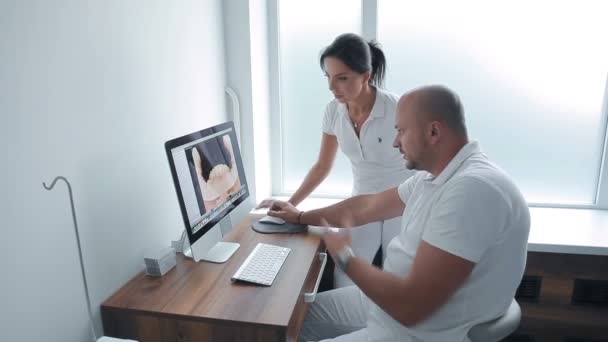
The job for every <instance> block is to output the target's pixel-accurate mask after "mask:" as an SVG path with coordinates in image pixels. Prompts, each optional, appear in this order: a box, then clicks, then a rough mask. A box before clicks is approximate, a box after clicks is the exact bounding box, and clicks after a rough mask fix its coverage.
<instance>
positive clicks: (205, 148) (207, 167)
mask: <svg viewBox="0 0 608 342" xmlns="http://www.w3.org/2000/svg"><path fill="white" fill-rule="evenodd" d="M196 149H197V150H198V154H199V155H200V156H201V164H202V168H201V169H202V175H201V176H203V179H204V180H205V182H206V181H208V180H209V175H210V174H211V170H213V168H214V167H215V166H216V165H218V164H226V165H227V166H228V167H229V168H231V167H232V156H231V155H230V152H229V151H228V149H227V148H226V145H224V141H223V139H222V136H217V137H215V138H211V139H209V140H207V141H204V142H202V143H200V144H197V145H196Z"/></svg>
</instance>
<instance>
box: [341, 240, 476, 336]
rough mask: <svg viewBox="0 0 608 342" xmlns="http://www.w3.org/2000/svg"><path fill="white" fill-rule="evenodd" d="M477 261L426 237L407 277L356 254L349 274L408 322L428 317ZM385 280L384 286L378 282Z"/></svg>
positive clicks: (457, 286)
mask: <svg viewBox="0 0 608 342" xmlns="http://www.w3.org/2000/svg"><path fill="white" fill-rule="evenodd" d="M474 266H475V263H473V262H471V261H469V260H466V259H463V258H461V257H458V256H456V255H453V254H450V253H448V252H446V251H444V250H442V249H439V248H437V247H434V246H432V245H430V244H428V243H426V242H425V241H422V242H421V243H420V245H419V247H418V250H417V252H416V257H415V258H414V263H413V265H412V269H411V271H410V272H409V274H408V275H407V276H406V277H405V278H399V277H397V276H396V275H394V274H392V273H389V272H385V271H382V270H380V269H378V268H376V267H374V266H372V265H370V264H369V263H367V262H365V261H364V260H362V259H360V258H357V257H354V258H352V259H351V260H350V261H349V262H348V264H347V267H346V273H347V274H348V276H349V277H350V278H351V279H352V280H353V281H354V282H355V283H356V284H357V286H359V288H361V290H362V291H363V292H364V293H365V294H366V295H367V296H368V297H369V298H370V299H371V300H372V301H374V302H375V303H376V304H377V305H378V306H380V307H381V308H382V309H383V310H384V311H385V312H386V313H388V314H389V315H390V316H391V317H393V318H394V319H395V320H396V321H398V322H400V323H401V324H403V325H405V326H411V325H415V324H417V323H420V322H422V321H424V320H425V319H427V318H428V317H430V316H431V314H433V312H435V311H436V310H437V309H439V308H440V307H441V306H442V305H443V304H445V303H446V302H447V301H448V299H449V298H450V297H451V296H452V295H453V294H454V292H456V290H458V288H460V287H461V286H462V285H463V284H464V282H465V281H466V280H467V278H468V277H469V275H470V274H471V272H472V271H473V267H474ZM378 284H382V286H378Z"/></svg>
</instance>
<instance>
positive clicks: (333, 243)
mask: <svg viewBox="0 0 608 342" xmlns="http://www.w3.org/2000/svg"><path fill="white" fill-rule="evenodd" d="M323 241H324V242H325V247H327V251H328V252H329V254H331V256H332V258H334V260H335V259H336V258H337V253H338V252H340V251H341V250H342V249H343V248H344V246H350V244H351V241H352V238H351V235H350V233H349V232H348V229H342V230H341V231H340V232H339V233H334V232H332V231H328V232H327V233H325V234H323Z"/></svg>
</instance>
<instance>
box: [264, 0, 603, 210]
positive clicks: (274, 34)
mask: <svg viewBox="0 0 608 342" xmlns="http://www.w3.org/2000/svg"><path fill="white" fill-rule="evenodd" d="M280 1H281V0H268V3H267V4H268V35H269V37H268V48H269V54H268V55H269V73H270V74H269V79H270V96H271V98H270V110H271V113H270V119H271V120H270V129H271V130H270V131H271V137H270V139H271V140H270V141H271V142H279V143H271V145H272V146H271V153H272V155H273V156H276V157H275V158H272V159H271V165H270V171H271V175H272V177H271V179H272V184H271V186H272V189H271V194H272V196H290V195H291V194H292V193H291V192H287V191H285V189H284V187H283V184H284V170H283V160H284V153H285V152H284V151H283V149H282V148H281V142H282V141H283V132H282V112H281V101H280V99H281V72H280V65H279V63H280V53H279V52H280V32H279V27H280V18H279V6H280V4H279V3H280ZM360 1H361V2H362V3H361V21H362V23H361V25H362V27H361V32H362V35H363V37H364V38H365V39H367V40H376V39H377V35H378V1H382V0H360ZM601 115H602V118H601V124H602V127H603V139H602V140H603V141H604V142H603V146H602V147H601V155H600V159H601V160H600V167H599V169H598V170H597V177H596V193H595V198H594V203H592V204H557V203H542V202H529V203H528V206H529V207H540V208H564V209H601V210H606V209H608V175H607V174H608V166H607V165H606V163H607V162H608V161H607V154H608V149H607V146H608V74H607V75H606V84H605V87H604V98H603V104H602V110H601ZM315 197H317V198H333V199H336V198H337V199H341V198H345V197H344V196H339V195H336V196H328V195H315Z"/></svg>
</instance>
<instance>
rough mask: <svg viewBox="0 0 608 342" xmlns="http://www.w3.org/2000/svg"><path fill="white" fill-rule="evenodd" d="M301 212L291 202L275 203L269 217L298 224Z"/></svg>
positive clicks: (271, 207)
mask: <svg viewBox="0 0 608 342" xmlns="http://www.w3.org/2000/svg"><path fill="white" fill-rule="evenodd" d="M299 213H300V211H299V210H298V209H297V208H296V207H294V206H293V205H292V204H291V203H289V202H283V201H273V203H272V205H271V206H270V210H268V216H274V217H279V218H282V219H283V220H285V221H287V222H292V223H297V222H298V214H299Z"/></svg>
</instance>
